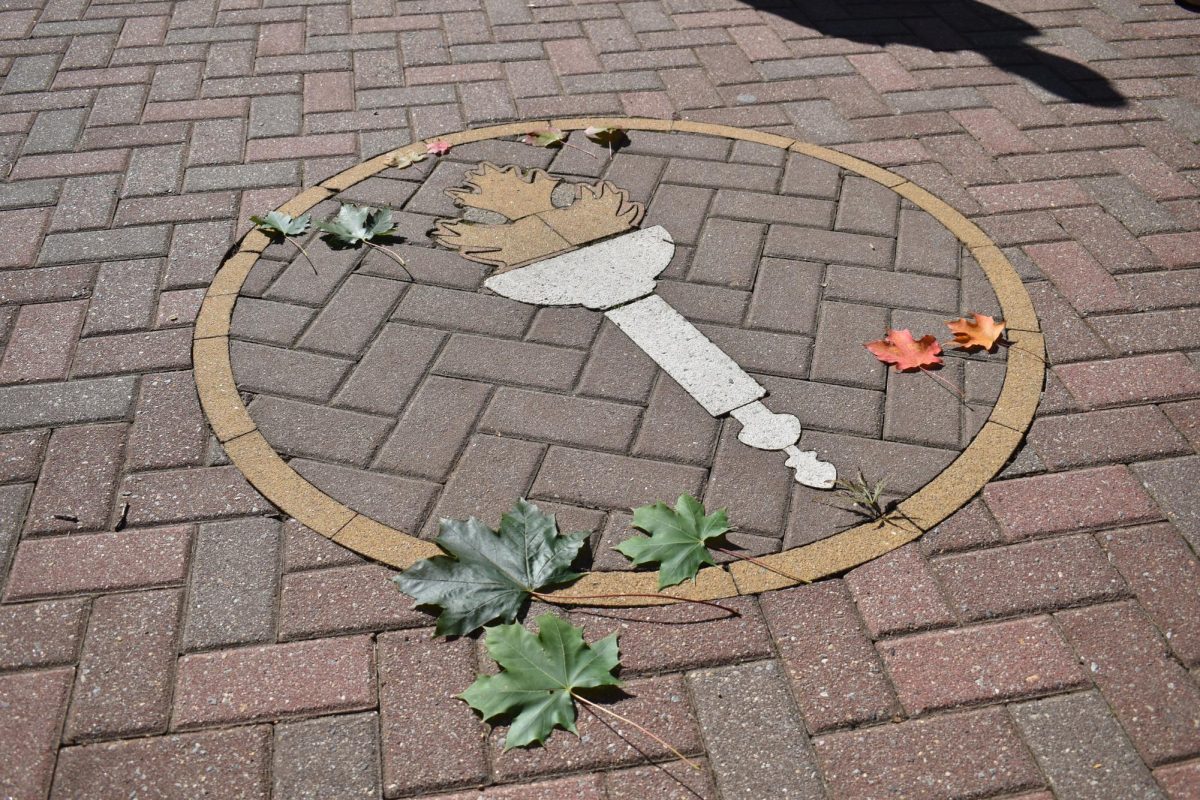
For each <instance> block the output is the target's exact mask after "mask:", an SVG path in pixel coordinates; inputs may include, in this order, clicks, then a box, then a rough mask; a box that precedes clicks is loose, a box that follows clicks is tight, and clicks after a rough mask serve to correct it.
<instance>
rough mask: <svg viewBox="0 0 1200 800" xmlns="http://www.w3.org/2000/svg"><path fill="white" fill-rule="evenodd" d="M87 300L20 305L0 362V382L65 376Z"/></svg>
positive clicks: (51, 378) (53, 378) (42, 379)
mask: <svg viewBox="0 0 1200 800" xmlns="http://www.w3.org/2000/svg"><path fill="white" fill-rule="evenodd" d="M86 312H87V301H86V300H76V301H71V302H66V303H43V304H40V305H32V306H21V310H20V311H19V312H18V313H17V322H16V325H15V326H14V328H13V333H12V338H10V339H9V342H8V346H7V347H5V348H4V360H3V361H0V383H18V382H20V381H48V380H62V379H63V378H65V377H67V371H68V370H69V369H70V366H71V357H72V355H73V354H74V351H75V341H76V340H77V339H78V338H79V329H80V326H81V325H82V324H83V317H84V314H85V313H86Z"/></svg>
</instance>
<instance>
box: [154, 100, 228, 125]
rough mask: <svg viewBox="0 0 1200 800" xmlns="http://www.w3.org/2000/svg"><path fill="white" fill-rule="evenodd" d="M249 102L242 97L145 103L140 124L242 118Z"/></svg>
mask: <svg viewBox="0 0 1200 800" xmlns="http://www.w3.org/2000/svg"><path fill="white" fill-rule="evenodd" d="M249 109H250V101H249V100H247V99H246V98H244V97H218V98H212V99H208V100H179V101H172V102H166V103H147V104H146V109H145V110H144V111H143V112H142V122H164V121H168V120H171V121H174V120H186V119H194V120H195V119H199V120H202V119H219V118H221V117H244V116H246V114H247V113H248V112H249Z"/></svg>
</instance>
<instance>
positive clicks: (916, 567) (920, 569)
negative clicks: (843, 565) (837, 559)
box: [846, 545, 955, 638]
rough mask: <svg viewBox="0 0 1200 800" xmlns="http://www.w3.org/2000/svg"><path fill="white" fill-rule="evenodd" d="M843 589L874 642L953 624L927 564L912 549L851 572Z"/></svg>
mask: <svg viewBox="0 0 1200 800" xmlns="http://www.w3.org/2000/svg"><path fill="white" fill-rule="evenodd" d="M846 585H847V586H848V587H850V593H851V594H852V595H853V596H854V602H855V603H856V604H857V605H858V610H859V612H860V613H861V614H862V616H863V620H864V621H865V622H866V623H867V629H868V630H869V631H870V632H871V636H872V637H874V638H879V637H880V636H888V635H891V634H895V633H907V632H908V631H916V630H922V629H924V628H934V627H939V626H942V625H950V624H952V623H953V622H954V621H955V620H954V614H953V613H952V612H951V611H950V608H949V606H947V605H946V601H945V600H944V599H943V597H942V592H941V589H940V588H939V587H938V584H937V581H936V580H935V579H934V577H933V573H932V572H930V570H929V564H928V563H926V561H925V559H924V558H922V557H921V553H920V551H919V550H918V549H917V547H916V546H915V545H908V546H906V547H902V548H900V549H899V550H893V551H892V552H891V553H888V554H887V555H885V556H883V557H882V558H877V559H875V560H874V561H871V562H868V563H867V564H864V565H863V566H861V567H858V568H857V569H855V570H852V571H851V572H850V573H849V574H847V575H846Z"/></svg>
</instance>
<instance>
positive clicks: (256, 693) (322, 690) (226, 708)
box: [173, 636, 375, 728]
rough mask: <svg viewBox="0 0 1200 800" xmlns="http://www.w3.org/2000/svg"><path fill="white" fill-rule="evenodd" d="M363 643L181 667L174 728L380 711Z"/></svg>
mask: <svg viewBox="0 0 1200 800" xmlns="http://www.w3.org/2000/svg"><path fill="white" fill-rule="evenodd" d="M373 650H374V648H373V647H372V645H371V639H370V638H369V637H366V636H348V637H343V638H338V639H318V640H314V641H307V642H293V643H290V644H276V645H266V646H261V647H242V648H238V649H234V650H218V651H214V652H209V653H198V654H195V655H187V656H184V657H183V658H181V659H179V665H178V668H177V678H176V683H175V686H176V689H175V713H174V717H173V718H174V721H175V725H176V726H177V727H181V728H194V727H199V726H202V725H217V724H222V723H232V722H250V721H254V720H260V719H276V718H278V717H286V716H295V715H298V714H316V713H327V712H333V711H354V710H358V709H362V708H369V707H371V706H374V705H375V681H374V676H373V670H372V658H373Z"/></svg>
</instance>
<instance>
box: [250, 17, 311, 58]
mask: <svg viewBox="0 0 1200 800" xmlns="http://www.w3.org/2000/svg"><path fill="white" fill-rule="evenodd" d="M303 52H304V23H303V22H282V23H275V24H271V25H263V26H262V27H261V28H260V29H259V32H258V52H257V55H258V56H260V57H261V56H283V55H291V54H293V53H303Z"/></svg>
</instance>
